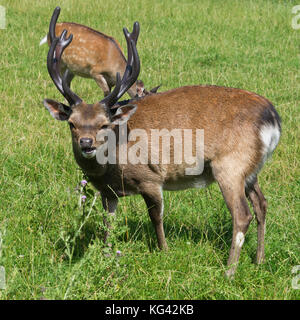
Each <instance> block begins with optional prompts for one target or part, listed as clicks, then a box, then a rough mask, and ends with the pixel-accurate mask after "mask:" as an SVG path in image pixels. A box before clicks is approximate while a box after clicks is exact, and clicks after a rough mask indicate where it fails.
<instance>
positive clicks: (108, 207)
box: [101, 195, 118, 243]
mask: <svg viewBox="0 0 300 320" xmlns="http://www.w3.org/2000/svg"><path fill="white" fill-rule="evenodd" d="M101 198H102V205H103V208H104V210H105V211H107V214H108V217H107V216H104V217H103V222H104V225H105V226H106V227H107V231H106V232H105V234H104V243H106V241H107V239H108V238H109V233H110V230H111V228H112V226H111V223H110V222H109V221H110V220H111V219H112V218H113V217H114V215H115V212H116V209H117V206H118V198H116V197H107V196H105V195H101Z"/></svg>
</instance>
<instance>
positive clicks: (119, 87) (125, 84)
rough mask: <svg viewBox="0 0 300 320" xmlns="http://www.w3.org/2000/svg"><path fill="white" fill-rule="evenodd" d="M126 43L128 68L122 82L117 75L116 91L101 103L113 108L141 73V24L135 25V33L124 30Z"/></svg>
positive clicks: (136, 23)
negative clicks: (138, 46) (137, 47)
mask: <svg viewBox="0 0 300 320" xmlns="http://www.w3.org/2000/svg"><path fill="white" fill-rule="evenodd" d="M123 32H124V35H125V38H126V42H127V55H128V57H127V66H126V69H125V72H124V74H123V77H122V80H121V79H120V74H119V73H117V81H116V86H115V88H114V90H113V91H112V92H111V93H110V94H109V95H108V96H107V97H105V98H104V99H102V100H101V101H100V103H102V104H105V105H106V106H107V107H112V106H113V105H114V104H115V103H116V102H117V101H118V100H119V99H120V98H121V97H122V96H123V94H124V93H125V92H126V91H127V90H128V89H129V88H130V87H131V86H132V85H133V84H134V83H135V81H136V80H137V77H138V75H139V72H140V60H139V55H138V52H137V49H136V42H137V39H138V35H139V24H138V22H135V23H134V25H133V32H132V33H129V31H128V30H127V29H126V28H124V29H123Z"/></svg>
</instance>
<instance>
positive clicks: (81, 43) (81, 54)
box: [40, 7, 160, 98]
mask: <svg viewBox="0 0 300 320" xmlns="http://www.w3.org/2000/svg"><path fill="white" fill-rule="evenodd" d="M59 14H60V7H56V8H55V9H54V11H53V15H52V18H51V20H52V21H53V23H52V24H50V25H51V28H49V32H48V34H47V35H46V36H45V37H44V38H43V39H42V40H41V42H40V45H43V44H44V43H46V42H48V45H49V46H50V45H51V43H52V41H53V39H54V38H55V34H61V32H62V31H63V30H67V31H68V33H70V34H72V35H73V41H72V44H71V45H70V46H69V47H68V49H66V51H65V52H64V54H63V56H62V61H61V68H62V73H64V71H65V70H66V68H68V69H69V70H70V72H69V78H68V81H69V85H70V83H71V81H72V80H73V78H74V77H75V75H77V76H80V77H84V78H92V79H94V80H95V81H96V83H97V85H98V86H99V87H100V88H101V89H102V90H103V93H104V96H107V95H108V94H109V93H110V92H111V88H112V87H113V86H115V84H116V74H117V72H119V73H120V74H121V75H123V73H124V71H125V69H126V58H125V56H124V54H123V51H122V49H121V46H120V44H119V43H118V42H117V41H116V40H115V39H114V38H112V37H110V36H108V35H106V34H104V33H101V32H99V31H96V30H94V29H92V28H89V27H87V26H84V25H81V24H78V23H74V22H62V23H58V24H57V20H58V17H59ZM136 32H137V31H136V25H135V26H134V29H133V32H132V34H131V38H132V39H133V40H134V41H136ZM159 88H160V85H159V86H156V87H154V88H152V89H151V90H149V91H148V90H146V88H145V86H144V82H143V81H142V80H137V81H136V82H135V83H134V84H133V85H132V87H131V88H129V89H128V94H129V96H130V97H131V98H133V97H135V96H138V97H142V96H144V95H147V94H154V93H156V92H157V90H158V89H159Z"/></svg>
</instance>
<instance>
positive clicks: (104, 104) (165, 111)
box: [44, 25, 281, 276]
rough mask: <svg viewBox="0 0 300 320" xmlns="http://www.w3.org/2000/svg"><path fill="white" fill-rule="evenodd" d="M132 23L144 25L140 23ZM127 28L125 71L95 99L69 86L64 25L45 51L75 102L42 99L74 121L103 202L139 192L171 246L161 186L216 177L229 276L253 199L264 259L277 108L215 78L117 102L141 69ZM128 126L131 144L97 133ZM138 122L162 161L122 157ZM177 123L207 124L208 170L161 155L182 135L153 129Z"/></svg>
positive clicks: (78, 151) (80, 158) (161, 241)
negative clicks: (260, 177)
mask: <svg viewBox="0 0 300 320" xmlns="http://www.w3.org/2000/svg"><path fill="white" fill-rule="evenodd" d="M134 28H136V29H135V30H136V31H138V25H135V27H134ZM124 34H125V38H126V40H127V46H128V59H127V61H128V62H127V67H126V71H125V73H124V75H123V77H122V79H121V77H120V75H119V74H117V77H116V78H117V83H116V87H115V88H114V90H113V91H112V92H111V93H110V94H109V95H108V96H106V97H105V98H104V99H102V100H101V101H97V102H95V103H94V104H87V103H85V102H84V101H83V100H82V99H81V98H80V97H78V96H77V95H76V94H75V93H74V92H73V91H71V89H70V87H69V85H68V82H67V79H68V73H69V71H68V70H67V71H66V72H65V74H64V75H63V76H61V74H60V72H59V70H60V68H59V64H60V62H61V55H62V52H63V50H64V49H65V48H66V47H67V46H68V45H69V44H70V42H71V40H72V39H71V38H68V39H66V32H63V33H62V34H61V36H60V37H59V38H54V39H53V41H52V43H51V47H50V50H49V53H48V58H47V65H48V70H49V74H50V76H51V78H52V80H53V81H54V84H55V85H56V87H57V88H58V90H59V91H60V92H61V94H62V95H63V96H64V97H65V98H66V99H67V101H68V102H69V105H65V104H62V103H60V102H56V101H53V100H50V99H45V100H44V105H45V107H46V108H47V109H48V110H49V112H50V113H51V115H52V116H53V117H54V118H55V119H57V120H64V121H67V122H68V124H69V126H70V130H71V134H72V141H73V142H72V143H73V151H74V156H75V159H76V161H77V163H78V165H79V166H80V167H81V168H82V170H83V171H84V172H85V174H86V175H87V176H88V177H89V179H90V181H91V182H92V183H93V185H94V186H95V188H96V189H98V190H99V191H100V193H101V197H102V203H103V206H104V208H105V210H107V211H108V212H109V213H114V212H115V210H116V208H117V203H118V198H119V197H122V196H127V195H132V194H140V195H141V196H142V197H143V198H144V200H145V202H146V205H147V207H148V212H149V215H150V218H151V221H152V223H153V225H154V228H155V231H156V236H157V240H158V246H159V248H161V249H167V243H166V240H165V234H164V228H163V208H164V206H163V190H180V189H186V188H193V187H205V186H207V185H209V184H210V183H212V182H213V181H216V182H217V183H218V184H219V187H220V189H221V191H222V194H223V197H224V199H225V202H226V204H227V207H228V209H229V211H230V213H231V215H232V222H233V234H232V243H231V249H230V254H229V258H228V270H227V272H226V274H227V275H228V276H232V275H233V274H234V272H235V270H236V266H237V263H238V260H239V255H240V251H241V248H242V245H243V243H244V239H245V233H246V231H247V229H248V227H249V224H250V222H251V220H252V215H251V212H250V209H249V207H248V204H247V198H248V199H249V200H250V202H251V203H252V206H253V209H254V213H255V216H256V220H257V228H258V247H257V262H258V263H261V262H262V261H263V259H264V234H265V217H266V209H267V202H266V199H265V198H264V195H263V193H262V192H261V190H260V187H259V184H258V181H257V174H258V172H259V171H260V170H261V168H262V166H263V164H264V163H265V161H266V160H267V158H268V157H269V156H270V155H271V154H272V152H273V151H274V149H275V148H276V146H277V144H278V141H279V138H280V133H281V124H280V118H279V116H278V114H277V112H276V110H275V108H274V107H273V105H272V104H271V103H270V102H269V101H268V100H267V99H265V98H263V97H261V96H259V95H257V94H255V93H252V92H249V91H245V90H241V89H233V88H227V87H218V86H210V85H195V86H184V87H180V88H177V89H173V90H169V91H166V92H162V93H158V94H155V95H149V96H145V97H142V98H136V99H132V100H130V101H128V102H121V103H118V100H119V99H120V98H121V97H122V95H123V94H124V93H125V92H126V90H128V88H130V87H131V86H132V85H133V84H134V83H135V81H136V79H137V77H138V75H139V70H140V64H139V57H138V53H137V50H136V45H135V44H136V41H134V40H133V39H131V35H130V33H129V32H128V31H127V29H124ZM136 39H137V37H136ZM54 52H55V56H54ZM123 129H124V130H125V129H126V130H127V135H125V137H126V141H125V142H126V143H125V144H124V143H122V144H121V142H120V140H118V139H120V138H117V140H116V141H115V142H116V146H111V145H110V143H112V142H111V141H113V140H111V141H110V140H109V139H108V142H107V141H106V140H102V139H99V136H98V135H100V136H102V135H103V134H104V135H106V133H108V132H113V133H116V135H117V136H118V132H120V131H121V130H123ZM136 129H142V130H143V132H145V133H146V134H145V135H141V136H140V141H139V146H140V147H141V146H144V147H145V146H146V147H145V148H146V151H147V150H149V153H151V159H152V155H154V158H155V156H156V160H157V161H156V162H155V161H153V162H154V163H153V162H152V161H150V160H149V158H148V161H146V162H143V161H136V162H135V163H131V162H129V161H127V162H126V161H125V162H124V159H123V160H122V161H121V160H120V159H121V158H124V154H126V153H128V154H129V153H130V151H132V150H131V149H132V148H133V147H136V144H135V139H133V138H132V132H134V130H136ZM174 129H182V130H191V131H192V132H193V135H194V136H195V133H194V132H195V130H196V129H203V130H204V142H205V143H204V153H203V159H202V160H203V162H204V165H203V171H202V173H201V172H199V173H196V174H194V175H190V174H187V168H188V167H190V166H191V164H190V163H187V162H186V161H182V162H181V163H175V162H174V161H173V162H172V161H170V162H169V163H166V162H164V161H162V157H163V153H164V152H165V151H166V150H165V149H166V148H169V150H168V151H170V158H171V160H172V159H174V158H175V155H176V150H177V149H176V148H177V146H176V144H175V142H176V140H175V139H173V140H171V141H169V142H170V144H169V145H168V144H162V147H160V144H158V145H155V144H154V143H153V141H152V136H151V135H152V134H153V132H154V131H155V130H159V131H160V132H170V131H172V130H174ZM135 132H136V131H135ZM163 138H164V136H163ZM105 141H106V142H105ZM177 142H178V141H177ZM105 144H106V146H105ZM103 147H104V150H106V148H108V151H109V149H110V147H113V148H112V149H114V148H115V147H116V148H117V149H118V152H116V154H115V158H114V160H115V162H113V161H111V162H112V163H110V162H109V161H107V162H106V163H105V162H103V163H102V162H100V161H99V159H100V158H101V157H100V158H99V157H98V152H99V150H102V148H103ZM120 147H122V149H121V148H120ZM197 147H198V146H197V145H195V144H192V149H193V154H197V152H196V151H197V150H196V149H197ZM136 150H137V149H135V151H136ZM141 151H142V147H141V148H140V149H139V152H140V153H141ZM144 151H145V149H144ZM139 152H137V154H138V153H139ZM131 154H132V152H131ZM146 158H147V157H146ZM139 160H145V159H139ZM133 162H134V161H133Z"/></svg>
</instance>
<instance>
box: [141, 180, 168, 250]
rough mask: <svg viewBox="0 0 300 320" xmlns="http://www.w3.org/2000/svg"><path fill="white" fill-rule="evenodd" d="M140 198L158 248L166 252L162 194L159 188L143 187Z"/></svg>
mask: <svg viewBox="0 0 300 320" xmlns="http://www.w3.org/2000/svg"><path fill="white" fill-rule="evenodd" d="M141 194H142V196H143V198H144V200H145V202H146V205H147V208H148V212H149V216H150V219H151V221H152V224H153V226H154V228H155V232H156V237H157V241H158V247H159V248H160V249H162V250H167V249H168V245H167V242H166V239H165V232H164V226H163V212H164V203H163V193H162V188H161V186H153V185H147V186H144V187H143V191H142V193H141Z"/></svg>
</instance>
